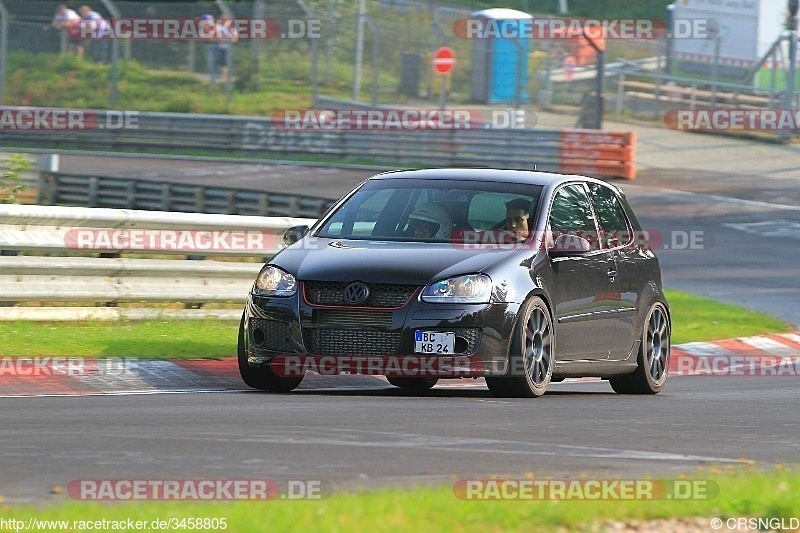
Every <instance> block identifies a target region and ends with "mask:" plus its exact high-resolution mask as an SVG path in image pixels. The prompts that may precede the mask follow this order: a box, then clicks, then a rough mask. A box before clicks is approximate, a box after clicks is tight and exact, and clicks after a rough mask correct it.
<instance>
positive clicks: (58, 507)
mask: <svg viewBox="0 0 800 533" xmlns="http://www.w3.org/2000/svg"><path fill="white" fill-rule="evenodd" d="M520 477H523V478H524V477H525V476H520ZM590 477H591V476H590ZM678 477H685V476H683V475H681V476H678ZM692 477H693V478H695V479H703V480H712V481H714V482H715V483H717V484H718V486H719V494H718V495H717V496H716V497H715V498H713V499H695V500H684V501H675V500H656V501H642V500H624V501H620V500H606V501H532V500H527V501H474V500H473V501H465V500H460V499H458V498H456V497H455V495H454V493H453V490H452V484H446V485H442V486H439V487H434V488H418V489H416V490H408V489H378V490H372V491H361V492H334V494H333V496H332V497H331V498H330V499H326V500H321V501H291V502H289V501H280V500H278V501H262V502H215V503H210V502H203V503H193V502H136V503H122V504H118V505H117V504H100V503H85V502H64V503H57V504H49V505H48V506H45V507H38V508H33V507H23V506H10V505H8V506H0V511H2V514H3V517H4V518H6V519H8V518H12V517H13V518H16V519H18V520H26V519H28V518H30V517H34V516H35V517H36V518H37V519H39V520H101V519H104V518H105V519H107V520H127V519H128V518H131V519H132V520H145V521H148V522H149V521H152V520H154V519H161V520H168V519H170V518H178V519H181V518H189V517H193V518H198V517H207V518H225V519H226V521H227V531H236V532H245V533H247V532H256V531H376V532H380V531H443V532H450V531H453V532H455V531H480V532H486V531H488V532H493V531H497V532H500V531H534V530H537V529H539V528H542V529H543V530H550V529H553V528H557V527H560V528H563V529H566V530H569V531H575V530H578V531H586V530H589V528H590V524H592V523H594V524H598V523H603V522H610V521H613V522H617V523H619V522H631V521H640V520H650V519H656V518H673V517H701V518H702V519H704V520H706V521H705V522H700V523H704V524H709V523H710V519H711V518H713V517H719V518H721V519H723V520H725V519H727V518H731V517H762V518H780V517H793V516H794V517H797V516H800V499H798V498H797V494H798V491H800V475H798V474H797V473H794V472H791V471H789V470H788V469H786V468H782V467H779V468H777V469H775V470H771V471H754V470H752V468H744V469H733V470H724V469H716V468H714V469H710V470H706V471H705V472H698V473H697V474H696V475H693V476H692ZM545 528H546V529H545ZM708 530H711V529H710V528H708ZM217 531H219V530H217Z"/></svg>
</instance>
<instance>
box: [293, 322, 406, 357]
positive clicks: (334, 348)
mask: <svg viewBox="0 0 800 533" xmlns="http://www.w3.org/2000/svg"><path fill="white" fill-rule="evenodd" d="M303 341H304V342H305V345H306V350H308V351H309V352H310V353H312V354H314V355H395V354H396V353H397V347H398V344H399V343H400V333H390V332H387V331H371V330H354V329H327V328H306V329H305V330H304V331H303Z"/></svg>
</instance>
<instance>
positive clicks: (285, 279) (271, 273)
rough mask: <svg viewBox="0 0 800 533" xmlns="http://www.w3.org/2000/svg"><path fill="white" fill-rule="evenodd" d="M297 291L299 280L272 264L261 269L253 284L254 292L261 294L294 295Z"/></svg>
mask: <svg viewBox="0 0 800 533" xmlns="http://www.w3.org/2000/svg"><path fill="white" fill-rule="evenodd" d="M295 292H297V280H295V279H294V276H292V275H291V274H289V273H288V272H286V271H284V270H281V269H280V268H278V267H275V266H272V265H266V266H265V267H264V268H262V269H261V272H259V273H258V277H257V278H256V283H255V285H254V286H253V294H257V295H259V296H293V295H294V293H295Z"/></svg>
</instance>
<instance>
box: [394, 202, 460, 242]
mask: <svg viewBox="0 0 800 533" xmlns="http://www.w3.org/2000/svg"><path fill="white" fill-rule="evenodd" d="M452 231H453V217H452V216H451V215H450V212H449V211H448V210H447V209H445V208H444V207H442V206H441V205H439V204H436V203H433V202H430V203H427V204H422V205H420V206H418V207H417V208H416V209H414V211H413V212H412V213H411V214H410V215H409V216H408V228H407V230H406V235H408V236H410V237H414V238H417V239H439V240H447V239H449V238H450V234H451V233H452Z"/></svg>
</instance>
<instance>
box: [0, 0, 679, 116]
mask: <svg viewBox="0 0 800 533" xmlns="http://www.w3.org/2000/svg"><path fill="white" fill-rule="evenodd" d="M3 3H4V4H5V6H6V7H7V9H8V11H9V13H10V17H9V19H10V20H9V39H8V42H9V52H10V53H12V54H17V57H18V58H19V55H29V54H51V55H55V54H70V53H74V51H73V50H72V49H71V47H70V44H71V42H70V41H69V36H68V35H67V34H66V33H64V32H60V31H57V30H55V29H53V28H52V26H51V25H50V21H51V20H52V18H53V15H54V13H55V11H56V6H57V5H58V4H59V2H56V1H31V0H3ZM81 3H82V2H81ZM517 3H519V2H517ZM362 4H363V11H361V10H360V9H359V6H360V5H362ZM603 4H604V5H605V6H606V8H607V9H608V11H609V15H610V14H611V13H612V12H613V10H614V9H616V8H617V7H619V6H617V3H616V2H614V1H611V0H609V1H608V2H604V3H603ZM67 5H68V6H69V7H71V8H73V9H76V10H77V9H78V7H79V5H81V4H80V3H78V2H67ZM90 5H91V7H92V9H94V10H95V11H97V12H98V13H99V14H100V15H102V16H103V17H105V18H107V19H112V18H116V17H121V18H123V19H156V20H157V19H173V20H174V19H177V20H181V19H200V18H201V17H202V16H203V15H205V14H210V15H213V16H214V17H216V18H219V17H221V16H224V17H231V18H235V19H265V18H266V19H270V20H272V21H274V22H275V24H276V26H277V27H279V31H278V32H273V33H272V34H271V35H270V37H272V38H269V39H248V38H246V37H244V38H241V39H239V40H238V41H237V42H234V43H232V45H231V48H232V53H229V54H227V56H228V57H229V58H230V59H227V60H223V63H224V64H223V63H221V62H220V60H219V56H217V55H216V54H215V52H214V50H215V46H216V44H215V43H213V42H209V41H204V40H200V39H166V40H152V39H133V40H120V41H118V43H117V45H118V61H119V64H120V65H121V72H120V73H118V74H117V76H118V77H119V80H120V81H119V87H118V90H119V95H120V105H122V106H124V105H125V102H126V101H131V98H130V97H129V96H130V95H127V96H128V97H126V94H127V93H126V91H130V89H129V88H128V87H127V84H126V81H127V80H129V79H132V78H133V77H134V74H130V73H129V72H128V70H126V69H129V68H130V67H126V65H129V64H128V63H126V61H131V62H135V63H136V64H137V65H139V66H140V67H142V68H144V69H146V70H149V71H155V70H158V71H174V72H178V73H191V74H192V75H193V76H194V77H195V78H196V80H198V81H199V82H201V83H204V84H208V87H209V89H207V90H209V91H210V90H212V89H211V87H213V83H214V82H215V81H217V82H225V81H226V79H225V74H229V83H228V84H227V87H226V88H227V91H226V92H227V97H228V100H230V98H231V97H233V98H237V97H240V98H251V99H257V98H258V95H259V94H261V93H263V94H264V95H269V94H273V93H275V92H281V93H283V94H293V95H295V96H296V98H295V99H294V100H292V99H290V98H285V97H284V98H282V99H281V100H280V102H287V101H289V102H293V105H295V106H296V107H310V106H311V105H312V102H314V101H316V96H317V94H320V95H324V96H328V97H333V98H337V99H344V100H359V101H361V102H364V103H366V104H371V105H400V104H406V103H415V104H418V105H429V106H432V107H435V106H436V105H438V102H439V95H440V92H441V90H442V89H443V88H444V89H445V90H446V91H447V94H448V99H449V100H448V102H449V103H453V104H465V103H468V102H469V103H488V104H502V105H514V106H518V105H526V104H537V103H540V104H546V105H551V104H570V105H578V104H580V102H581V101H582V100H583V99H584V95H585V94H586V93H587V91H590V90H592V89H593V80H594V72H595V66H594V65H595V63H596V59H597V58H596V54H595V53H594V51H593V50H591V49H590V47H589V46H588V45H587V44H586V43H585V42H578V41H575V40H572V41H564V40H561V41H559V40H547V39H536V38H534V39H524V38H523V39H512V40H511V41H516V42H513V43H512V44H511V45H508V46H506V48H505V49H502V50H501V49H499V48H498V49H496V50H494V51H492V52H490V53H491V54H493V56H492V58H491V60H490V61H488V62H487V60H486V58H485V55H486V54H487V53H489V52H487V50H488V48H487V46H488V45H487V44H486V42H482V40H481V39H466V38H462V36H460V35H458V34H457V33H458V32H456V31H455V30H454V28H456V27H457V25H458V21H460V20H463V19H467V18H469V17H471V16H472V15H473V11H472V10H470V9H468V8H464V7H458V6H452V5H447V4H439V3H436V2H433V1H429V0H367V1H364V2H363V3H362V2H359V1H358V0H305V1H303V0H296V1H288V2H272V1H269V2H268V1H265V0H260V1H259V0H256V1H254V2H224V1H222V0H216V1H213V2H212V1H207V2H129V1H122V0H113V1H110V0H92V2H91V3H90ZM525 5H526V6H529V7H530V10H531V11H533V12H534V13H536V12H537V10H540V11H542V12H546V13H553V12H555V11H557V9H558V1H549V0H548V1H545V0H541V1H530V2H525ZM570 5H571V7H572V8H573V9H574V10H576V12H580V9H583V7H586V6H583V4H581V2H577V1H571V2H570ZM582 6H583V7H582ZM648 6H649V7H648ZM519 7H524V6H522V5H520V6H519ZM645 7H646V9H645V8H642V10H641V11H642V15H653V14H654V13H655V12H656V11H660V9H661V7H660V5H659V4H658V2H655V1H653V2H648V3H647V6H645ZM537 17H538V15H537ZM83 44H84V45H86V50H85V51H84V54H85V56H86V59H87V60H88V59H92V58H93V59H94V60H96V61H97V60H104V61H113V59H114V57H113V54H111V53H110V52H109V50H108V49H107V46H108V42H107V41H106V42H97V41H91V42H84V43H83ZM442 46H447V47H449V48H451V49H453V50H454V52H455V56H456V63H455V68H454V69H453V71H452V72H451V73H450V74H448V75H446V76H442V75H438V74H435V73H434V70H433V68H432V57H433V54H434V51H435V50H436V49H438V48H440V47H442ZM100 48H103V49H104V50H103V53H102V54H98V53H96V52H97V50H99V49H100ZM93 49H94V50H93ZM662 53H663V47H662V46H661V43H660V42H659V41H658V40H649V41H633V40H624V41H609V43H608V48H607V51H606V56H607V61H609V62H613V61H616V60H617V59H619V58H622V59H625V60H630V61H641V60H645V59H647V58H656V57H658V56H660V55H661V54H662ZM228 61H229V63H228ZM657 61H659V62H660V61H661V60H657ZM20 62H23V63H24V60H19V59H18V64H19V63H20ZM504 62H505V63H506V67H507V68H510V69H511V70H512V71H514V72H515V74H514V75H513V76H511V79H510V80H506V82H507V83H510V84H511V87H510V88H508V87H506V89H508V90H506V91H505V93H503V91H498V92H497V94H495V93H494V92H493V91H492V89H491V88H487V86H484V85H485V84H486V83H489V81H487V80H490V78H491V80H490V81H491V83H495V82H496V81H497V78H498V73H497V72H495V71H496V70H497V68H495V67H497V66H501V65H502V64H503V63H504ZM493 65H494V66H493ZM224 67H230V68H227V69H225V68H224ZM515 69H516V70H515ZM224 70H227V72H223V71H224ZM507 77H508V76H507ZM12 79H13V74H12ZM17 79H20V78H17ZM98 84H99V82H98ZM223 85H225V84H223ZM608 85H609V89H610V90H612V91H613V86H611V84H608ZM443 86H444V87H443ZM104 87H105V86H104ZM312 87H313V90H312ZM108 90H109V94H111V91H116V90H117V84H116V83H114V85H113V87H110V88H109V89H108ZM196 90H197V89H187V93H188V94H187V96H186V98H187V99H189V98H191V97H192V96H193V94H191V93H192V91H196ZM216 90H217V91H219V89H216ZM28 93H31V94H32V96H30V98H29V99H28V100H25V101H9V100H8V99H6V102H5V103H7V104H20V103H23V104H32V105H55V104H54V102H52V101H41V99H45V98H46V96H47V95H41V96H37V93H36V91H35V90H30V91H28ZM231 93H232V94H231ZM37 98H39V100H37ZM87 105H92V101H91V100H87ZM111 105H112V106H113V105H114V102H112V103H111ZM279 105H285V104H283V103H279V104H275V106H279ZM268 107H269V102H266V103H263V105H262V109H267V108H268ZM156 110H161V111H192V110H194V109H193V107H192V106H191V105H186V106H185V108H184V106H181V105H177V104H176V105H174V106H172V107H169V106H167V107H163V106H162V107H159V108H156ZM199 110H200V111H206V112H209V111H211V112H214V111H215V110H216V109H211V110H209V109H207V108H202V109H199Z"/></svg>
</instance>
